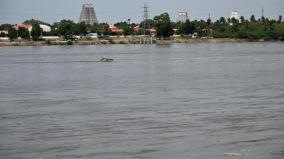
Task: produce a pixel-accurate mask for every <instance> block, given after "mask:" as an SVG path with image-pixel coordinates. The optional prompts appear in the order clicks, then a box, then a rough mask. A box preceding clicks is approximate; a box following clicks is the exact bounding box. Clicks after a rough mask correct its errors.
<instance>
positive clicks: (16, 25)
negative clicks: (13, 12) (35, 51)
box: [14, 24, 33, 32]
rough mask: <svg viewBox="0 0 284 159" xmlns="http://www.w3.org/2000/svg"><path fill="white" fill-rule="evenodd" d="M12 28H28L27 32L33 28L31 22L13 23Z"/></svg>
mask: <svg viewBox="0 0 284 159" xmlns="http://www.w3.org/2000/svg"><path fill="white" fill-rule="evenodd" d="M14 28H15V29H16V30H18V29H19V28H26V29H28V31H29V32H31V31H32V29H33V26H32V25H31V24H15V25H14Z"/></svg>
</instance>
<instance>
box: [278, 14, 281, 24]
mask: <svg viewBox="0 0 284 159" xmlns="http://www.w3.org/2000/svg"><path fill="white" fill-rule="evenodd" d="M281 22H282V15H279V17H278V23H281Z"/></svg>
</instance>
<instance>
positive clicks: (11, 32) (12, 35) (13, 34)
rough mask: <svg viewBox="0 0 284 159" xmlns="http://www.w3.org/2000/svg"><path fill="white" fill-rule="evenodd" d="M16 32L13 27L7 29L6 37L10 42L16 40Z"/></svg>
mask: <svg viewBox="0 0 284 159" xmlns="http://www.w3.org/2000/svg"><path fill="white" fill-rule="evenodd" d="M17 34H18V33H17V30H16V29H15V28H13V27H11V28H9V30H8V37H9V38H10V40H14V39H17Z"/></svg>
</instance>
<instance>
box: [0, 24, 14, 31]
mask: <svg viewBox="0 0 284 159" xmlns="http://www.w3.org/2000/svg"><path fill="white" fill-rule="evenodd" d="M11 27H12V25H11V24H2V25H0V30H9V29H10V28H11Z"/></svg>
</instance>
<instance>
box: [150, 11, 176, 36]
mask: <svg viewBox="0 0 284 159" xmlns="http://www.w3.org/2000/svg"><path fill="white" fill-rule="evenodd" d="M154 22H155V26H156V29H157V37H163V38H164V39H165V38H167V37H170V36H171V35H173V28H172V25H171V20H170V16H169V14H168V13H163V14H161V15H159V16H155V17H154Z"/></svg>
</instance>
